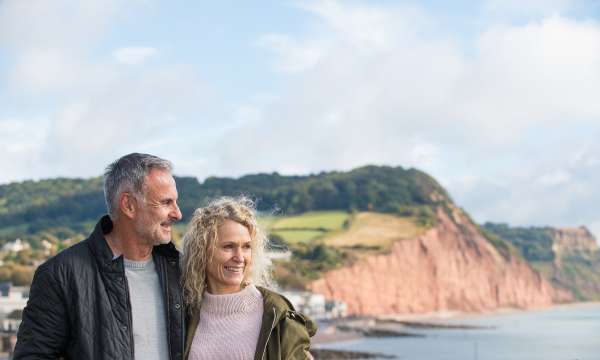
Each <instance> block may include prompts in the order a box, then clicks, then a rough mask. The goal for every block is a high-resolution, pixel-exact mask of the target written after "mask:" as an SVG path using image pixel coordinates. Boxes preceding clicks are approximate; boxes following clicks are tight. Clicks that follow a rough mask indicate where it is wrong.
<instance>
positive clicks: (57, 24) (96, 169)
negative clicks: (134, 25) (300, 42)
mask: <svg viewBox="0 0 600 360" xmlns="http://www.w3.org/2000/svg"><path fill="white" fill-rule="evenodd" d="M138 2H139V1H134V2H127V3H126V4H125V3H122V2H119V1H116V0H108V1H104V0H102V1H97V0H90V1H84V2H79V1H71V0H57V1H53V2H46V1H30V2H23V1H14V0H8V1H4V2H0V50H7V52H6V53H7V54H10V56H11V58H10V60H9V61H6V62H5V63H3V64H2V65H3V66H4V67H3V68H2V70H3V71H5V74H1V75H4V76H3V78H6V79H7V81H6V82H4V83H3V88H1V89H0V90H2V91H3V92H4V93H6V94H8V95H9V96H10V99H11V100H12V101H13V102H12V103H7V104H6V105H4V106H3V107H2V110H3V111H6V112H7V111H12V112H17V113H18V112H19V110H20V111H21V112H22V113H25V114H33V115H28V116H24V115H23V116H18V117H10V118H9V117H8V116H5V115H3V114H0V116H2V117H5V118H7V119H6V120H4V121H3V122H1V123H0V125H1V126H0V135H2V138H3V139H6V141H4V140H3V143H2V145H1V146H0V153H1V154H2V156H3V158H4V157H5V156H6V159H18V161H16V162H11V164H10V165H9V166H8V167H7V168H5V169H3V171H2V172H1V174H0V182H5V181H8V180H14V179H26V178H39V177H40V176H43V177H53V176H95V175H98V174H99V173H101V171H102V168H103V167H104V166H105V165H106V164H108V163H109V162H110V161H112V160H114V159H115V158H116V157H118V156H120V155H123V154H124V153H128V152H132V151H144V152H150V153H157V154H160V155H163V156H168V155H169V154H172V153H174V152H175V151H174V149H175V148H176V147H179V146H181V144H180V143H179V141H180V140H181V139H182V138H185V137H186V136H192V135H194V138H195V141H196V142H198V143H203V141H202V139H203V138H204V137H206V136H207V134H209V133H204V132H202V131H198V129H203V128H206V129H210V128H211V126H209V125H207V122H208V120H207V119H209V118H210V115H212V116H214V115H215V111H214V110H212V107H213V105H212V104H215V105H216V104H218V101H215V99H214V98H213V96H212V95H211V92H210V91H209V89H208V87H207V86H206V83H205V81H203V79H201V78H200V76H199V74H198V71H197V69H194V68H192V67H190V66H185V65H172V64H149V65H148V66H144V67H123V66H120V65H119V63H117V62H119V61H120V62H121V63H127V64H141V63H142V62H144V61H145V60H147V59H148V58H149V57H151V56H153V55H155V54H156V53H157V50H156V49H153V48H149V47H132V48H121V49H118V50H116V51H115V52H114V53H113V54H111V53H107V54H104V55H102V54H101V55H100V56H99V55H98V53H102V52H103V49H102V46H99V44H102V40H103V38H104V37H106V36H107V34H108V33H109V32H110V30H111V27H110V26H111V24H112V23H113V22H115V20H116V19H117V18H118V17H121V20H122V19H123V18H122V17H124V16H126V13H127V12H128V11H129V10H130V8H129V7H135V6H134V5H135V4H136V3H138ZM144 9H145V7H144ZM136 15H139V9H137V13H136ZM111 55H114V60H117V62H115V61H113V59H112V58H111ZM0 100H2V99H0ZM15 100H16V101H15ZM17 103H18V104H17ZM39 103H41V104H44V106H39V107H38V104H39ZM7 109H10V110H7ZM211 112H212V113H211ZM8 119H11V120H8ZM39 119H43V120H39ZM178 134H183V135H178ZM188 134H189V135H188ZM188 141H189V140H188ZM199 146H200V145H195V144H194V143H190V145H189V146H188V150H189V151H190V152H192V151H194V150H195V149H197V148H198V147H199ZM188 156H194V155H190V154H188ZM201 156H205V155H204V154H202V155H201ZM196 157H198V156H197V155H196Z"/></svg>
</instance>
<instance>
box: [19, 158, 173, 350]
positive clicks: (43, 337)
mask: <svg viewBox="0 0 600 360" xmlns="http://www.w3.org/2000/svg"><path fill="white" fill-rule="evenodd" d="M171 170H172V165H171V163H170V162H169V161H167V160H163V159H160V158H158V157H156V156H152V155H147V154H137V153H134V154H129V155H126V156H124V157H122V158H120V159H119V160H117V161H116V162H114V163H112V164H111V165H109V166H108V167H107V168H106V172H105V174H104V197H105V200H106V206H107V208H108V214H109V215H108V216H104V217H102V218H101V219H100V221H99V222H98V224H97V225H96V228H95V229H94V231H93V233H92V234H91V235H90V237H89V238H87V239H86V240H84V241H82V242H80V243H79V244H76V245H74V246H72V247H70V248H68V249H66V250H64V251H62V252H61V253H59V254H57V255H56V256H54V257H53V258H51V259H49V260H48V261H46V262H45V263H44V264H42V265H41V266H40V267H39V268H38V269H37V270H36V272H35V276H34V278H33V283H32V285H31V291H30V297H29V301H28V302H27V306H26V307H25V310H24V311H23V322H22V323H21V326H20V328H19V332H18V334H17V345H16V348H15V353H14V359H57V358H60V357H63V358H65V359H78V360H79V359H81V360H85V359H93V360H103V359H106V360H108V359H111V360H116V359H119V360H120V359H123V360H133V359H137V360H154V359H155V360H159V359H160V360H164V359H170V360H181V359H182V353H183V346H184V344H183V342H184V334H183V326H184V313H183V307H182V296H181V290H180V287H179V253H178V251H177V250H176V249H175V246H174V245H173V243H172V242H171V232H172V224H173V223H174V222H175V221H177V220H180V219H181V212H180V211H179V207H178V206H177V189H176V187H175V180H174V179H173V176H172V175H171Z"/></svg>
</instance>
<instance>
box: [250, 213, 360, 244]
mask: <svg viewBox="0 0 600 360" xmlns="http://www.w3.org/2000/svg"><path fill="white" fill-rule="evenodd" d="M349 221H350V214H348V213H347V212H344V211H314V212H307V213H305V214H302V215H297V216H286V217H279V218H272V217H271V218H266V219H261V220H260V222H261V224H268V227H267V230H268V232H269V233H270V234H273V235H277V236H280V237H281V238H282V239H283V240H285V241H286V242H287V243H288V244H296V243H299V242H303V243H309V242H311V241H312V240H315V239H318V238H322V237H325V236H328V235H330V234H332V233H336V232H339V231H341V230H343V229H344V224H347V223H348V222H349Z"/></svg>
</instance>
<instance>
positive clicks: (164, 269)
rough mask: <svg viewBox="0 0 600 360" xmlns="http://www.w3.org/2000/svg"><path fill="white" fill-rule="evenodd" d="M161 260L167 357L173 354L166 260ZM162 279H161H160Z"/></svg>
mask: <svg viewBox="0 0 600 360" xmlns="http://www.w3.org/2000/svg"><path fill="white" fill-rule="evenodd" d="M161 260H162V261H159V264H160V265H159V266H160V277H162V279H160V280H159V281H160V285H161V286H162V287H163V288H164V293H165V298H164V300H163V301H164V303H165V312H166V314H165V315H166V317H167V318H166V320H167V324H166V325H167V344H168V346H169V359H171V358H172V356H173V349H172V348H171V331H172V330H171V315H170V314H171V305H170V304H169V286H168V285H167V284H168V280H167V264H166V262H168V260H166V259H161ZM161 280H162V281H161Z"/></svg>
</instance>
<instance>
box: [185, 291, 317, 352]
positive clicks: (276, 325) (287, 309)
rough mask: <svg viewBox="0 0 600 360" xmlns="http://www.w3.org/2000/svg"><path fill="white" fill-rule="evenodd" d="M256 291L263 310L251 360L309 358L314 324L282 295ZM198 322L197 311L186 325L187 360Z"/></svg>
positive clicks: (198, 312) (314, 330) (315, 327)
mask: <svg viewBox="0 0 600 360" xmlns="http://www.w3.org/2000/svg"><path fill="white" fill-rule="evenodd" d="M256 288H257V289H258V290H259V291H260V293H261V294H262V297H263V306H264V307H263V317H262V324H261V327H260V334H259V335H258V343H257V344H256V351H255V355H254V360H280V359H281V360H288V359H289V360H304V359H311V358H312V357H311V356H310V354H309V352H308V351H309V349H310V337H311V336H313V335H314V334H315V333H316V332H317V325H316V324H315V322H314V321H313V320H312V319H311V318H309V317H308V316H306V315H303V314H301V313H299V312H297V311H295V310H294V307H293V306H292V304H291V303H290V301H289V300H288V299H286V298H285V297H284V296H282V295H280V294H278V293H276V292H274V291H271V290H268V289H266V288H263V287H260V286H257V287H256ZM199 321H200V310H199V309H196V310H195V311H194V312H193V313H192V314H191V318H190V319H189V321H188V324H187V332H186V342H185V354H184V359H186V360H187V359H188V356H189V353H190V348H191V346H192V340H194V334H195V332H196V328H197V327H198V322H199ZM223 350H224V351H226V350H225V349H223Z"/></svg>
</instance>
